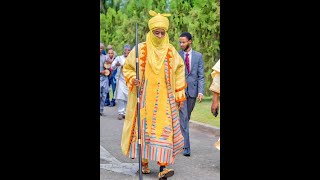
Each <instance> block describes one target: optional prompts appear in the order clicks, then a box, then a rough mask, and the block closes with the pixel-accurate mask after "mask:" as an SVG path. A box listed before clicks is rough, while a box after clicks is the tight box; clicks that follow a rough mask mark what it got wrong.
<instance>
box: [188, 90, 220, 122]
mask: <svg viewBox="0 0 320 180" xmlns="http://www.w3.org/2000/svg"><path fill="white" fill-rule="evenodd" d="M211 104H212V96H209V97H204V99H203V100H202V102H201V103H199V102H198V101H197V102H196V105H195V107H194V109H193V111H192V113H191V120H193V121H198V122H202V123H205V124H209V125H211V126H216V127H219V128H220V109H219V114H218V116H217V117H214V116H213V114H212V113H211Z"/></svg>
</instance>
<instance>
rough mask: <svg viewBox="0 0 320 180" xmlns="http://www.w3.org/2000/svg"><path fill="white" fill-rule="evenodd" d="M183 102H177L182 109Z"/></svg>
mask: <svg viewBox="0 0 320 180" xmlns="http://www.w3.org/2000/svg"><path fill="white" fill-rule="evenodd" d="M183 104H184V102H183V101H182V102H177V105H178V107H179V110H180V109H181V108H183Z"/></svg>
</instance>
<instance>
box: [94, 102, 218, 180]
mask: <svg viewBox="0 0 320 180" xmlns="http://www.w3.org/2000/svg"><path fill="white" fill-rule="evenodd" d="M104 114H105V115H104V116H100V180H113V179H116V180H122V179H123V180H136V179H139V174H138V173H136V172H137V170H138V160H137V159H133V160H132V159H130V158H128V157H126V156H124V155H123V154H122V151H121V147H120V143H121V133H122V127H123V122H124V120H118V119H117V107H105V109H104ZM192 123H193V125H190V143H191V156H190V157H185V156H183V155H182V153H181V154H179V155H178V156H177V157H176V160H175V163H174V164H173V165H172V166H169V168H173V169H174V171H175V174H174V176H172V177H170V178H168V179H171V180H181V179H185V180H188V179H201V180H220V151H219V150H217V149H216V148H214V147H213V144H214V143H215V142H216V141H217V139H218V137H219V135H220V133H218V135H217V133H216V132H218V131H217V130H216V129H215V130H214V131H212V128H211V130H210V127H209V128H208V127H204V126H201V125H199V124H195V122H194V121H193V122H192ZM202 127H203V128H202ZM208 129H209V130H208ZM213 132H214V133H213ZM149 167H150V170H151V174H144V175H143V179H146V180H149V179H150V180H156V179H158V178H157V175H158V173H159V166H158V165H157V164H156V162H154V161H150V162H149Z"/></svg>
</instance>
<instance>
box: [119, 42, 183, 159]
mask: <svg viewBox="0 0 320 180" xmlns="http://www.w3.org/2000/svg"><path fill="white" fill-rule="evenodd" d="M138 48H139V79H140V80H141V81H142V83H143V84H142V86H141V91H140V122H141V141H142V145H141V146H142V158H144V159H150V160H154V161H159V162H163V163H169V164H172V163H174V159H175V156H176V155H177V154H178V153H179V152H181V151H182V148H183V145H184V144H183V136H182V134H181V130H180V122H179V110H178V106H177V105H176V102H178V101H184V100H185V99H186V98H185V87H186V81H185V67H184V62H183V60H182V58H181V57H180V55H179V54H178V52H177V51H176V50H175V48H174V47H173V46H172V45H171V44H170V45H169V48H168V52H167V55H166V57H165V61H164V62H163V64H162V66H161V68H160V70H159V72H158V74H156V73H155V72H154V71H153V70H152V68H151V66H152V64H151V63H150V61H148V59H147V56H148V55H147V54H148V52H147V47H146V43H140V44H139V45H138ZM135 66H136V58H135V48H133V50H132V51H131V52H130V54H129V55H128V57H127V59H126V62H125V64H124V66H123V73H124V76H125V78H126V82H127V86H128V88H129V94H128V104H127V111H126V119H125V121H124V125H123V132H122V141H121V148H122V152H123V154H125V155H126V156H128V157H130V158H136V157H138V154H137V145H138V144H137V141H138V140H137V139H138V135H137V121H136V106H137V97H136V96H137V95H136V87H135V86H133V79H135V78H136V67H135Z"/></svg>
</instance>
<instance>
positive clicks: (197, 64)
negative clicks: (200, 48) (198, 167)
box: [179, 32, 204, 156]
mask: <svg viewBox="0 0 320 180" xmlns="http://www.w3.org/2000/svg"><path fill="white" fill-rule="evenodd" d="M179 43H180V47H181V49H182V51H179V54H180V56H181V57H182V59H183V60H184V63H185V67H186V70H185V72H186V80H187V88H186V91H185V92H186V98H187V100H186V101H185V102H184V105H183V107H182V109H181V110H180V111H179V115H180V126H181V131H182V135H183V137H184V151H183V155H184V156H190V154H191V153H190V140H189V120H190V116H191V112H192V110H193V108H194V105H195V103H196V99H198V101H199V102H201V100H202V98H203V94H204V65H203V60H202V54H201V53H199V52H197V51H195V50H193V49H192V48H191V44H192V35H191V34H190V33H189V32H184V33H182V34H181V35H180V38H179Z"/></svg>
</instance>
